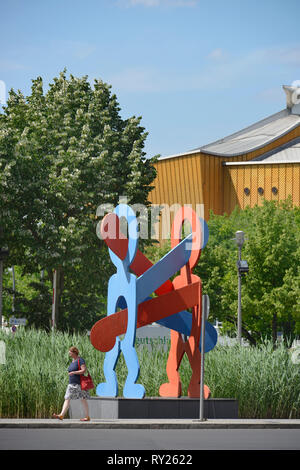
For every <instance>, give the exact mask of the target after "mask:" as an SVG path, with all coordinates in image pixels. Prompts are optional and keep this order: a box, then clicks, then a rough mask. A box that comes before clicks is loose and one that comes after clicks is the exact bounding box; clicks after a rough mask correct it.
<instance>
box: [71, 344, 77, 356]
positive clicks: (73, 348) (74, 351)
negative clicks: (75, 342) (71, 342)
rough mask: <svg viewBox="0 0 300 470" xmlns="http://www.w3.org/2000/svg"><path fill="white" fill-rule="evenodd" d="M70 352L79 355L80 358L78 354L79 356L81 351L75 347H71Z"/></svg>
mask: <svg viewBox="0 0 300 470" xmlns="http://www.w3.org/2000/svg"><path fill="white" fill-rule="evenodd" d="M69 351H71V352H73V353H75V354H77V356H78V354H79V351H78V349H77V348H75V346H71V347H70V349H69Z"/></svg>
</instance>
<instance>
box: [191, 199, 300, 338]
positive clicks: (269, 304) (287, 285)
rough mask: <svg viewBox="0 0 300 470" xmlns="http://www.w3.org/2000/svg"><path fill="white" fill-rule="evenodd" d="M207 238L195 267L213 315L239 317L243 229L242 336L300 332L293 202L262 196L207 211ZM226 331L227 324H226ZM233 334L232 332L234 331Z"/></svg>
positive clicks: (230, 321)
mask: <svg viewBox="0 0 300 470" xmlns="http://www.w3.org/2000/svg"><path fill="white" fill-rule="evenodd" d="M208 226H209V233H210V235H209V241H208V244H207V246H206V248H205V249H204V250H203V253H202V255H201V258H200V262H199V265H198V267H197V269H196V270H195V272H196V273H197V274H198V275H200V277H201V279H202V281H203V290H204V293H207V294H209V296H210V300H211V313H212V316H213V317H214V318H217V319H218V320H219V321H223V322H224V325H225V326H227V332H228V326H229V325H232V326H233V327H234V330H232V328H231V331H234V332H235V331H236V325H235V324H236V317H237V313H236V312H237V268H236V261H237V258H238V253H237V246H236V244H235V241H234V240H233V239H234V237H235V232H236V231H237V230H243V231H244V233H245V239H246V240H245V244H244V246H243V250H242V259H245V260H247V262H248V265H249V273H248V274H247V275H246V276H245V277H243V279H242V314H243V317H242V319H243V332H242V333H243V335H244V337H245V338H246V339H248V340H249V341H250V342H251V343H253V344H255V343H256V341H259V340H260V339H261V337H262V336H264V337H265V336H268V337H273V340H274V342H275V341H276V337H277V332H278V331H283V332H284V333H285V338H286V340H290V341H291V340H293V338H294V337H295V335H297V334H299V333H300V331H299V315H300V301H299V299H300V276H299V266H300V251H299V241H300V240H299V233H300V232H299V226H300V224H299V210H298V209H297V208H293V207H292V205H291V202H290V201H289V200H288V201H284V202H281V203H276V202H274V201H269V202H268V201H264V202H263V204H262V205H261V206H256V207H254V208H249V207H248V208H246V209H245V210H239V209H235V211H233V213H232V214H231V215H230V216H227V215H224V216H218V215H214V214H211V216H210V220H209V222H208ZM229 330H230V328H229ZM234 334H235V333H234Z"/></svg>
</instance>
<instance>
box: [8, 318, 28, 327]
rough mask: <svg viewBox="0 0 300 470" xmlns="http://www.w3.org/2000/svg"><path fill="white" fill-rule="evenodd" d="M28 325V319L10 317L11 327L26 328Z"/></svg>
mask: <svg viewBox="0 0 300 470" xmlns="http://www.w3.org/2000/svg"><path fill="white" fill-rule="evenodd" d="M26 323H27V320H26V318H15V317H10V319H9V324H10V325H23V326H25V325H26Z"/></svg>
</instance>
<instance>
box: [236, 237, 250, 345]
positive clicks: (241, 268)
mask: <svg viewBox="0 0 300 470" xmlns="http://www.w3.org/2000/svg"><path fill="white" fill-rule="evenodd" d="M235 241H236V244H237V246H238V261H237V263H236V265H237V271H238V314H237V339H238V342H239V343H240V344H241V343H242V276H243V275H245V274H247V273H248V271H249V267H248V263H247V261H245V260H242V247H243V244H244V241H245V234H244V232H242V231H241V230H238V231H237V232H235Z"/></svg>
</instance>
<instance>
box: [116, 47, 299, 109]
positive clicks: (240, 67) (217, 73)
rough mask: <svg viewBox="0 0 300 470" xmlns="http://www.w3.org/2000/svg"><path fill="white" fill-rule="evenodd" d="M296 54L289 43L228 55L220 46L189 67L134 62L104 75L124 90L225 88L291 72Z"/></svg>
mask: <svg viewBox="0 0 300 470" xmlns="http://www.w3.org/2000/svg"><path fill="white" fill-rule="evenodd" d="M299 50H300V48H299ZM296 58H297V48H288V47H286V48H285V49H284V48H272V49H268V48H265V49H263V48H262V49H255V50H253V51H250V52H248V53H247V54H243V55H238V56H233V55H230V54H229V53H228V52H227V51H224V50H223V49H214V50H213V51H212V52H211V53H210V54H209V55H208V56H207V57H206V60H205V58H204V60H203V59H202V60H201V59H200V60H199V62H198V64H197V63H194V65H193V68H192V69H191V70H189V69H186V68H180V67H178V68H177V69H175V70H174V67H169V68H168V67H166V66H162V67H151V66H133V67H127V68H125V69H123V70H120V71H119V72H118V73H117V74H115V75H114V76H110V77H107V80H108V82H109V83H111V84H112V86H113V88H117V89H119V90H122V91H127V92H145V93H151V92H168V91H172V92H173V91H186V90H189V91H191V90H214V89H223V90H224V89H229V88H232V87H234V86H242V85H243V83H244V84H246V83H247V84H249V83H255V82H256V81H257V77H258V74H259V76H260V77H261V79H262V82H265V80H266V79H267V77H270V75H271V74H273V75H274V74H276V75H277V73H282V72H284V73H285V74H286V73H293V69H294V68H295V60H296ZM207 59H208V60H207ZM287 70H288V72H287ZM297 78H298V76H297V77H295V79H297ZM280 94H281V90H279V91H275V90H274V89H267V90H265V91H264V92H262V98H263V99H267V100H272V99H276V96H277V97H279V96H280Z"/></svg>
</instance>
